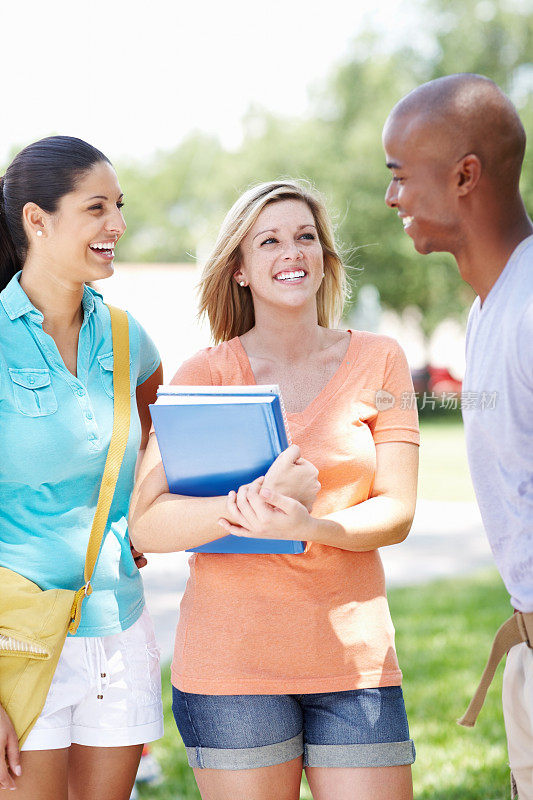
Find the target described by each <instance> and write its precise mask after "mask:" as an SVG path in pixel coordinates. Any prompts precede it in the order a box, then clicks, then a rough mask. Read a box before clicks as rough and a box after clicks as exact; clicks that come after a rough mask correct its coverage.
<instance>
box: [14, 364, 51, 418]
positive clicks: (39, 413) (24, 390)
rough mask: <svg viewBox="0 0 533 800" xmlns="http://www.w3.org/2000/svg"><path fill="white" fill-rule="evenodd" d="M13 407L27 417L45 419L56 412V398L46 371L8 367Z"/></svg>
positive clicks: (48, 373)
mask: <svg viewBox="0 0 533 800" xmlns="http://www.w3.org/2000/svg"><path fill="white" fill-rule="evenodd" d="M9 375H10V378H11V382H12V384H13V395H14V398H15V405H16V407H17V409H18V410H19V411H20V413H21V414H25V415H26V416H27V417H45V416H47V415H48V414H53V413H54V412H55V411H57V398H56V395H55V392H54V389H53V387H52V383H51V380H50V370H48V369H13V368H12V367H9Z"/></svg>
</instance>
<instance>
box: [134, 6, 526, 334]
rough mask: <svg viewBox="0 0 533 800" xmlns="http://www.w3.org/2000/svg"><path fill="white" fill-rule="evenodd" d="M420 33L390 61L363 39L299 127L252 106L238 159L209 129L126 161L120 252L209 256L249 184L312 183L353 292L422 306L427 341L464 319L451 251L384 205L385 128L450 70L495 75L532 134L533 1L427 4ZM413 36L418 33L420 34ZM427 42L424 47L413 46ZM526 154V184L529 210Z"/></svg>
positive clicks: (463, 294) (466, 298)
mask: <svg viewBox="0 0 533 800" xmlns="http://www.w3.org/2000/svg"><path fill="white" fill-rule="evenodd" d="M417 15H418V19H419V30H418V31H417V32H416V33H417V36H413V43H412V44H411V45H410V46H409V47H402V48H398V49H393V50H392V52H385V51H384V48H383V45H382V42H381V36H380V32H379V31H370V30H369V31H365V32H364V33H363V34H361V35H360V36H358V37H357V38H356V39H355V40H354V41H353V44H352V48H351V52H350V54H349V55H348V57H346V58H345V59H344V61H342V62H341V63H340V64H338V65H337V67H336V68H335V69H334V70H333V72H332V74H331V75H330V76H329V78H327V79H326V80H325V82H324V84H323V85H322V86H321V87H318V88H317V89H316V91H315V93H314V97H313V99H312V103H311V112H310V113H309V115H308V116H307V117H306V118H302V119H299V120H294V119H285V118H281V117H276V116H274V115H272V114H270V113H268V112H266V111H264V110H261V109H260V108H252V109H250V111H249V113H248V114H247V116H246V118H245V120H244V138H243V142H242V145H241V146H240V147H239V149H238V150H237V151H233V152H230V151H228V150H225V149H224V148H222V146H221V145H220V143H219V142H218V141H217V140H216V139H214V138H212V137H208V136H206V135H204V134H201V133H195V134H191V135H190V136H189V137H188V138H187V139H186V140H185V141H184V142H182V143H181V144H180V145H179V146H178V147H177V148H176V149H175V150H174V151H172V152H170V153H160V154H159V155H158V156H157V157H156V158H155V159H154V160H153V162H152V163H151V164H148V165H147V166H144V167H142V168H140V167H139V166H138V165H135V164H130V165H124V166H123V167H121V168H120V175H121V180H122V182H123V185H124V187H125V193H126V198H127V203H128V207H127V214H128V223H129V226H130V233H129V235H128V237H126V239H125V240H124V243H123V244H121V245H120V247H121V249H120V257H121V258H122V259H123V260H125V259H128V260H136V261H181V260H192V259H194V258H195V257H196V256H197V255H198V256H199V257H200V260H202V256H203V255H204V254H205V251H206V248H207V246H208V245H209V244H210V243H211V242H213V240H214V238H215V236H216V231H217V228H218V226H219V224H220V222H221V221H222V218H223V216H224V214H225V212H226V211H227V210H228V208H229V207H230V206H231V204H232V203H233V202H234V200H235V199H236V197H237V196H238V194H239V193H240V192H241V191H243V190H244V189H245V188H246V187H247V186H249V185H250V184H252V183H256V182H259V181H263V180H271V179H274V178H279V177H282V176H291V177H296V178H307V179H309V180H310V181H312V182H313V183H314V184H315V185H316V186H317V187H318V188H319V189H320V190H321V191H322V192H323V194H324V195H325V197H326V200H327V203H328V207H329V208H330V210H331V212H332V215H333V217H334V220H335V222H336V225H337V230H338V235H339V239H340V241H341V243H342V244H343V246H344V250H345V253H346V261H347V264H348V265H349V266H351V267H353V268H354V269H349V275H350V280H351V283H352V285H353V286H354V287H356V286H357V285H363V284H365V283H371V284H374V285H375V286H376V287H377V288H378V289H379V292H380V295H381V299H382V301H383V303H384V304H386V305H387V306H389V307H391V308H394V309H397V310H400V311H401V310H402V309H404V308H405V307H407V306H409V305H417V306H419V307H420V309H421V310H422V313H423V325H424V328H425V331H426V333H430V332H431V331H432V330H433V328H434V327H435V325H436V324H437V323H438V322H439V321H441V320H442V319H444V318H446V317H449V316H457V315H464V314H465V311H466V309H467V308H468V306H469V304H470V302H471V300H472V298H473V293H472V292H471V290H470V289H469V287H468V286H466V285H465V284H464V283H463V281H462V280H461V279H460V277H459V274H458V272H457V268H456V266H455V262H454V261H453V259H452V258H451V257H450V256H448V255H446V254H434V255H431V256H427V257H424V258H421V257H420V256H418V254H417V253H416V252H415V250H414V248H413V245H412V242H411V240H410V239H409V238H408V237H407V236H406V235H405V234H404V232H403V229H402V226H401V224H400V223H399V221H398V219H397V217H396V215H395V214H394V213H391V211H390V209H388V208H387V207H386V206H385V203H384V201H383V198H384V193H385V189H386V186H387V182H388V171H387V170H386V168H385V164H384V156H383V151H382V147H381V130H382V127H383V124H384V121H385V119H386V117H387V115H388V113H389V111H390V109H391V108H392V107H393V105H394V104H395V103H396V102H397V101H398V100H399V99H400V98H401V97H402V96H403V95H404V94H406V93H407V92H408V91H410V90H411V89H412V88H414V87H415V86H417V85H418V84H420V83H422V82H424V81H427V80H431V79H432V78H436V77H439V76H441V75H445V74H449V73H451V72H480V73H482V74H485V75H487V76H488V77H490V78H493V79H494V80H495V81H496V82H497V83H498V84H499V85H500V86H501V87H502V89H503V90H504V91H506V92H507V93H508V94H509V95H510V96H511V97H512V99H513V100H514V102H515V103H516V105H517V107H518V110H519V112H520V113H521V116H522V119H523V121H524V124H525V127H526V131H527V132H528V133H530V134H531V135H533V64H532V63H531V61H530V59H531V54H532V53H533V0H425V2H424V1H423V0H418V4H417ZM414 33H415V32H414ZM421 41H423V43H424V46H423V47H420V46H417V45H419V44H420V42H421ZM531 152H532V150H531V145H530V147H529V150H528V153H527V156H526V165H525V168H524V174H523V182H522V189H523V193H524V198H525V201H526V205H527V207H528V209H529V210H530V212H531V211H533V170H532V169H531V161H532V156H531Z"/></svg>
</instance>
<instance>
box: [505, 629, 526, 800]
mask: <svg viewBox="0 0 533 800" xmlns="http://www.w3.org/2000/svg"><path fill="white" fill-rule="evenodd" d="M503 716H504V719H505V730H506V732H507V744H508V748H509V763H510V765H511V770H512V773H513V775H514V779H515V781H516V785H517V789H518V797H519V800H533V648H530V647H528V646H527V644H525V643H521V644H516V645H515V646H514V647H511V649H510V650H509V653H508V655H507V663H506V665H505V672H504V674H503Z"/></svg>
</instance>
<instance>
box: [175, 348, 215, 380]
mask: <svg viewBox="0 0 533 800" xmlns="http://www.w3.org/2000/svg"><path fill="white" fill-rule="evenodd" d="M170 382H171V383H173V384H175V385H177V386H213V379H212V376H211V370H210V368H209V358H208V355H207V350H200V351H199V352H198V353H196V354H195V355H194V356H191V358H188V359H187V361H184V362H183V364H182V365H181V366H180V367H179V369H178V371H177V372H176V374H175V375H174V377H173V378H172V380H171V381H170Z"/></svg>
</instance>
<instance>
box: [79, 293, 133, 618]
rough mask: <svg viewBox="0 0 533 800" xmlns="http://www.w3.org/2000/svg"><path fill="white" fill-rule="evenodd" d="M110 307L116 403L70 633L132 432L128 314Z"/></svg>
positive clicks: (89, 588) (88, 586) (86, 589)
mask: <svg viewBox="0 0 533 800" xmlns="http://www.w3.org/2000/svg"><path fill="white" fill-rule="evenodd" d="M108 308H109V313H110V315H111V335H112V338H113V393H114V396H115V397H114V403H113V432H112V434H111V442H110V444H109V450H108V452H107V458H106V462H105V468H104V474H103V477H102V485H101V486H100V494H99V496H98V503H97V505H96V512H95V515H94V520H93V525H92V528H91V535H90V537H89V544H88V545H87V555H86V557H85V569H84V575H83V577H84V580H85V583H84V585H83V586H82V587H81V589H78V591H77V592H76V594H75V595H74V602H73V604H72V610H71V615H70V623H69V626H68V630H69V633H76V631H77V630H78V625H79V624H80V617H81V606H82V602H83V598H84V597H86V596H87V595H89V594H91V592H92V586H91V578H92V575H93V572H94V568H95V565H96V561H97V559H98V554H99V552H100V547H101V544H102V539H103V536H104V531H105V528H106V525H107V518H108V516H109V509H110V508H111V503H112V501H113V495H114V494H115V486H116V484H117V479H118V475H119V472H120V467H121V466H122V459H123V458H124V452H125V450H126V444H127V442H128V437H129V432H130V416H131V405H130V404H131V398H130V358H129V354H130V340H129V325H128V315H127V314H126V312H125V311H122V309H120V308H115V307H114V306H108Z"/></svg>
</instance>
